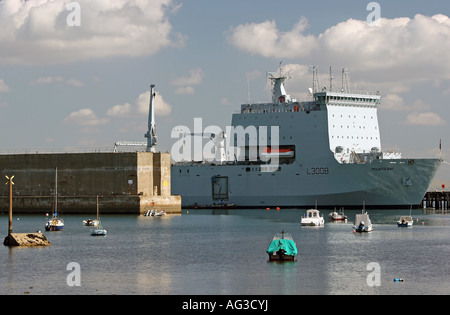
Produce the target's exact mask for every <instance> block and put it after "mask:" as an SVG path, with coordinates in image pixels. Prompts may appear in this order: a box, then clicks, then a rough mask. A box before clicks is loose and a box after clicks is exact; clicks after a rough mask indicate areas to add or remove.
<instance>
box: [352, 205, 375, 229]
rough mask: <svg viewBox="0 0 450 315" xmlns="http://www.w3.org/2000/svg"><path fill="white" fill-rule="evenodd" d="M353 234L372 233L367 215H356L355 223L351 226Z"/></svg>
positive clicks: (365, 213) (364, 213)
mask: <svg viewBox="0 0 450 315" xmlns="http://www.w3.org/2000/svg"><path fill="white" fill-rule="evenodd" d="M353 228H354V230H353V232H358V233H363V232H372V231H373V227H372V221H370V218H369V214H368V213H367V212H364V210H363V213H360V214H356V215H355V223H354V226H353Z"/></svg>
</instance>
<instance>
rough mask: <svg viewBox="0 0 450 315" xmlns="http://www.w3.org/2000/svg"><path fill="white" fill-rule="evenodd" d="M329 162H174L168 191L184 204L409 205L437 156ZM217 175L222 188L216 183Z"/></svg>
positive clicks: (417, 200) (419, 194) (430, 173)
mask: <svg viewBox="0 0 450 315" xmlns="http://www.w3.org/2000/svg"><path fill="white" fill-rule="evenodd" d="M331 163H332V164H331V165H333V166H329V167H324V168H320V167H319V168H318V167H315V166H311V167H308V166H301V165H283V166H281V170H279V171H276V172H261V171H260V169H259V167H258V166H248V165H220V166H219V165H216V166H213V165H210V166H208V165H204V164H203V165H195V164H184V165H174V166H172V174H173V175H175V174H176V179H175V180H173V179H172V192H173V193H174V194H180V195H181V196H182V206H183V207H211V206H214V205H221V204H224V205H230V204H232V205H234V206H236V207H240V208H266V207H293V208H296V207H300V208H303V207H311V206H313V205H315V204H318V205H319V206H326V207H346V208H354V207H356V208H358V207H359V208H360V207H362V205H363V204H364V205H365V206H366V207H372V208H373V207H374V208H397V207H409V206H410V205H419V204H420V203H421V201H422V198H423V196H424V195H425V193H426V191H427V189H428V187H429V185H430V182H431V180H432V178H433V177H434V175H435V173H436V170H437V168H438V166H439V164H440V160H439V159H396V160H376V161H374V162H372V163H367V164H339V163H337V162H336V161H331ZM183 174H184V176H183ZM172 178H174V177H173V176H172ZM217 178H220V179H222V180H221V183H220V184H221V185H222V186H223V187H220V188H215V186H217V184H215V182H217ZM214 179H216V180H215V181H214ZM219 190H220V193H222V195H220V194H218V191H219ZM221 197H223V198H221Z"/></svg>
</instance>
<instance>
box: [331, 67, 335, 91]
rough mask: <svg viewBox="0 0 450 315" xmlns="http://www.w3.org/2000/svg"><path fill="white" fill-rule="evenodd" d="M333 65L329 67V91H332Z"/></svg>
mask: <svg viewBox="0 0 450 315" xmlns="http://www.w3.org/2000/svg"><path fill="white" fill-rule="evenodd" d="M333 79H334V78H333V67H330V92H333Z"/></svg>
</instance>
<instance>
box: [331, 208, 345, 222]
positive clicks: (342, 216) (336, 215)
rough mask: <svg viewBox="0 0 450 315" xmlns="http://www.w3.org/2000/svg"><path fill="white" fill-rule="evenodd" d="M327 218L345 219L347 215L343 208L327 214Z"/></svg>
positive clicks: (334, 219) (332, 219) (333, 219)
mask: <svg viewBox="0 0 450 315" xmlns="http://www.w3.org/2000/svg"><path fill="white" fill-rule="evenodd" d="M328 219H329V220H330V221H347V216H346V215H345V214H344V211H343V210H341V211H339V212H337V211H333V212H330V213H329V214H328Z"/></svg>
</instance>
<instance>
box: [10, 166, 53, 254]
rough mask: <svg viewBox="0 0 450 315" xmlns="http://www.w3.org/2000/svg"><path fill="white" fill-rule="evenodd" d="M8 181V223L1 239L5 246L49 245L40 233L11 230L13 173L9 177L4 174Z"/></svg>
mask: <svg viewBox="0 0 450 315" xmlns="http://www.w3.org/2000/svg"><path fill="white" fill-rule="evenodd" d="M6 178H7V179H8V181H7V182H6V185H8V184H9V224H8V235H7V236H6V237H5V240H4V241H3V245H5V246H50V242H49V241H48V240H47V238H46V237H45V236H44V235H43V234H42V233H40V232H39V233H14V234H13V232H12V191H13V185H14V183H13V181H12V179H13V178H14V175H13V176H11V178H9V177H8V176H6Z"/></svg>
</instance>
